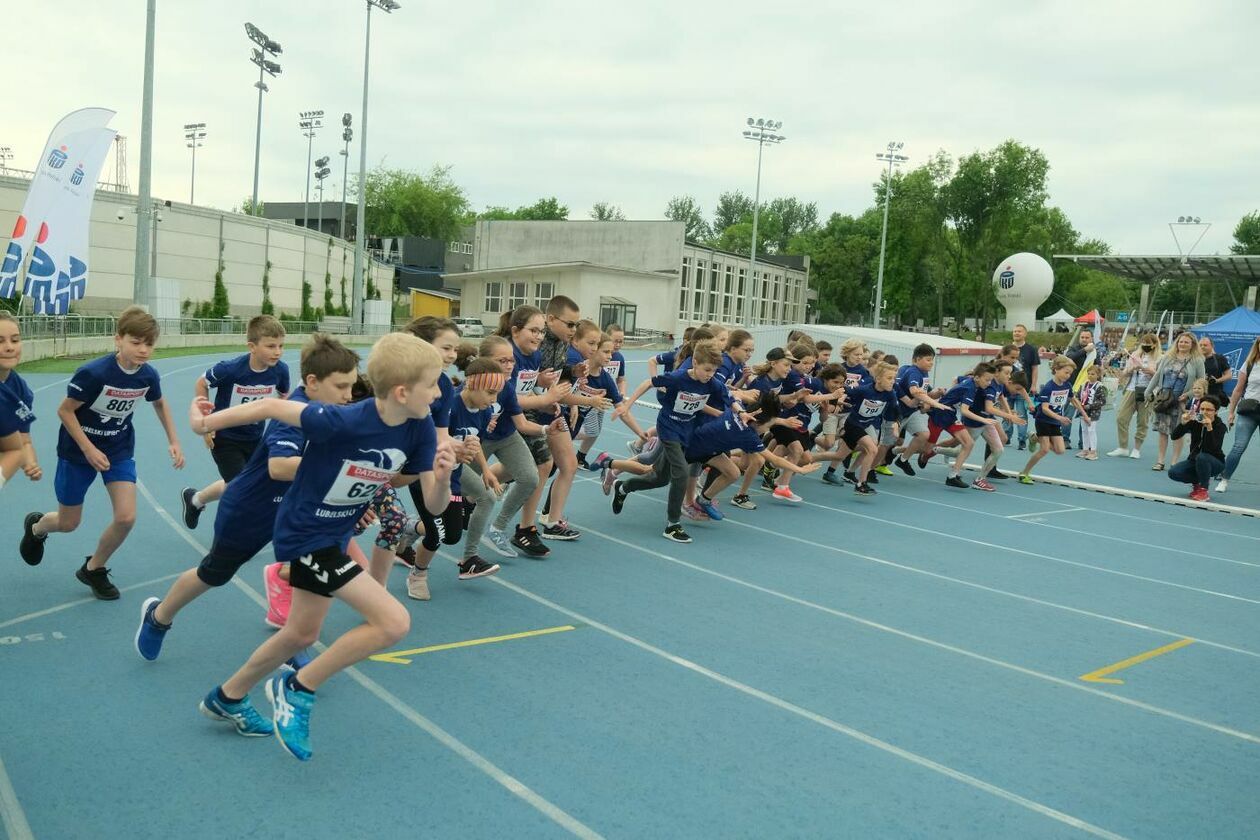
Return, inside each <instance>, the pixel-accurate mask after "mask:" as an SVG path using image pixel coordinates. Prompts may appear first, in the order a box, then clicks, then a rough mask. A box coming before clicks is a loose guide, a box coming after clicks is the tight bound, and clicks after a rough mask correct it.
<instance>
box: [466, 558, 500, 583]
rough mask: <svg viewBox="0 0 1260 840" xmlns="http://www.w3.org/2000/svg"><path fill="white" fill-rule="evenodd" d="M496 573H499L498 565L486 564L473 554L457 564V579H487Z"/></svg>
mask: <svg viewBox="0 0 1260 840" xmlns="http://www.w3.org/2000/svg"><path fill="white" fill-rule="evenodd" d="M497 571H499V564H498V563H487V562H486V561H485V560H482V559H481V558H480V557H478V556H477V555H475V554H474V555H473V556H472V557H469V558H467V559H465V560H464V562H463V563H460V564H459V579H460V580H472V579H473V578H479V577H487V576H489V575H492V574H494V573H495V572H497Z"/></svg>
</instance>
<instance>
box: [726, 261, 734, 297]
mask: <svg viewBox="0 0 1260 840" xmlns="http://www.w3.org/2000/svg"><path fill="white" fill-rule="evenodd" d="M734 281H735V269H734V268H732V267H731V266H729V265H728V266H727V267H726V293H727V294H728V295H729V294H730V293H731V285H732V284H733V283H734Z"/></svg>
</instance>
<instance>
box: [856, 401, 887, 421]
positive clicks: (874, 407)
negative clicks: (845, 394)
mask: <svg viewBox="0 0 1260 840" xmlns="http://www.w3.org/2000/svg"><path fill="white" fill-rule="evenodd" d="M885 405H886V404H885V403H884V402H883V401H882V400H862V405H861V406H859V407H858V416H860V417H868V418H869V417H878V416H879V415H881V414H883V413H884V406H885Z"/></svg>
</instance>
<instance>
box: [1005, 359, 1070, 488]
mask: <svg viewBox="0 0 1260 840" xmlns="http://www.w3.org/2000/svg"><path fill="white" fill-rule="evenodd" d="M1075 369H1076V363H1075V362H1073V361H1072V360H1071V359H1069V358H1068V357H1067V356H1055V357H1054V360H1053V361H1051V362H1050V378H1049V379H1048V380H1047V381H1046V384H1044V385H1042V386H1041V389H1040V390H1039V391H1038V392H1037V399H1036V403H1037V406H1036V411H1035V412H1034V414H1033V418H1034V422H1035V426H1034V428H1035V429H1036V432H1037V447H1036V449H1035V451H1034V452H1033V453H1032V456H1031V457H1030V458H1029V459H1028V463H1027V464H1025V465H1024V469H1023V472H1021V473H1020V474H1019V483H1020V484H1033V483H1034V482H1033V480H1032V470H1033V467H1035V466H1037V462H1038V461H1040V460H1041V459H1042V458H1044V457H1046V455H1048V454H1049V453H1050V452H1054V454H1055V455H1062V454H1063V452H1064V446H1063V429H1064V427H1067V426H1071V425H1072V421H1071V419H1070V418H1069V417H1067V415H1066V411H1067V406H1068V404H1069V403H1072V404H1074V405H1075V406H1076V408H1077V410H1078V411H1080V410H1081V409H1082V408H1083V406H1081V403H1080V400H1078V399H1077V398H1076V397H1074V396H1073V395H1072V383H1071V382H1070V380H1071V378H1072V372H1073V371H1074V370H1075ZM1029 446H1030V447H1031V446H1032V441H1031V440H1030V441H1029Z"/></svg>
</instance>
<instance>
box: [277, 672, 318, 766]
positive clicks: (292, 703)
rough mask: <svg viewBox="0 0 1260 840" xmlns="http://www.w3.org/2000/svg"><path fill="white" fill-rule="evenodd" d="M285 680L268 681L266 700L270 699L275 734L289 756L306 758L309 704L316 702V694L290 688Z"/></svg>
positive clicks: (309, 730) (308, 745)
mask: <svg viewBox="0 0 1260 840" xmlns="http://www.w3.org/2000/svg"><path fill="white" fill-rule="evenodd" d="M285 679H286V678H285V677H282V676H281V677H272V678H271V679H269V680H267V699H268V700H270V701H271V708H272V721H273V722H274V723H275V725H276V737H277V738H279V739H280V745H281V746H282V747H284V749H285V751H286V752H288V753H289V755H291V756H293V757H294V758H296V759H298V760H299V761H309V760H310V758H311V741H310V732H311V707H312V706H314V705H315V695H314V694H307V693H306V692H305V691H292V690H290V688H289V687H288V686H287V685H286V684H285Z"/></svg>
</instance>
